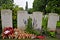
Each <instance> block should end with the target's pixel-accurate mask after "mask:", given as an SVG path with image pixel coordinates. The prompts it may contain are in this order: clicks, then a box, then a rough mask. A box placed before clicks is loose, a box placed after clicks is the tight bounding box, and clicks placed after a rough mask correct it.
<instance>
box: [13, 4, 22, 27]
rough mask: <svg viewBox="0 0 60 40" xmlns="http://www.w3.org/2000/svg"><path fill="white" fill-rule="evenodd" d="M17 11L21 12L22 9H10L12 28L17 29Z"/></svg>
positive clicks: (16, 7)
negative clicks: (11, 12)
mask: <svg viewBox="0 0 60 40" xmlns="http://www.w3.org/2000/svg"><path fill="white" fill-rule="evenodd" d="M18 10H23V8H22V7H18V6H17V5H16V6H15V7H14V8H13V9H12V11H13V14H12V19H13V28H17V11H18Z"/></svg>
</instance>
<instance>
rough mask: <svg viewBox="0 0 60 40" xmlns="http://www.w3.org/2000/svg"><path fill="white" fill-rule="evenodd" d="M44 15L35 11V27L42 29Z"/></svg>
mask: <svg viewBox="0 0 60 40" xmlns="http://www.w3.org/2000/svg"><path fill="white" fill-rule="evenodd" d="M42 17H43V13H42V12H33V26H34V29H38V30H41V27H42Z"/></svg>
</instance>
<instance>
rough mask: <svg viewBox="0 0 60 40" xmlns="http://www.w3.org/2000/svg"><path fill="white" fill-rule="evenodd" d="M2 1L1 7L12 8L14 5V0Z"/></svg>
mask: <svg viewBox="0 0 60 40" xmlns="http://www.w3.org/2000/svg"><path fill="white" fill-rule="evenodd" d="M0 3H1V4H0V8H1V9H12V8H13V5H14V4H13V1H12V0H0Z"/></svg>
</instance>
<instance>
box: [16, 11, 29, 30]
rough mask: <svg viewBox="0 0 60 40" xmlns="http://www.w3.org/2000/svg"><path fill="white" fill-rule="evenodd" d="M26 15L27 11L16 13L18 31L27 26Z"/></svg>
mask: <svg viewBox="0 0 60 40" xmlns="http://www.w3.org/2000/svg"><path fill="white" fill-rule="evenodd" d="M27 19H28V13H27V11H18V13H17V27H18V28H19V29H23V30H24V29H25V25H26V24H27Z"/></svg>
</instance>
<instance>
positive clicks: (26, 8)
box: [25, 1, 28, 11]
mask: <svg viewBox="0 0 60 40" xmlns="http://www.w3.org/2000/svg"><path fill="white" fill-rule="evenodd" d="M25 10H26V11H27V10H28V2H27V1H26V7H25Z"/></svg>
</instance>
